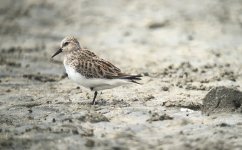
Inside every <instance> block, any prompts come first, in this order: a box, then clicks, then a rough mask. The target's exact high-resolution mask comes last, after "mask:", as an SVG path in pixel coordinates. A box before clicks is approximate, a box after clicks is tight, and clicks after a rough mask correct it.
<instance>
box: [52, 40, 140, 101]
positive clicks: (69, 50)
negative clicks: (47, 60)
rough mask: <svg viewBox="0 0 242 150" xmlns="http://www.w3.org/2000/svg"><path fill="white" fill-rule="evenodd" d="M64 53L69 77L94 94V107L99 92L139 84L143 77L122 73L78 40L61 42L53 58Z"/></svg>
mask: <svg viewBox="0 0 242 150" xmlns="http://www.w3.org/2000/svg"><path fill="white" fill-rule="evenodd" d="M61 52H63V53H64V61H63V63H64V66H65V70H66V73H67V74H68V77H69V78H70V79H71V80H73V81H74V82H76V83H77V84H80V85H82V86H84V87H86V88H89V89H90V90H91V91H95V92H94V97H93V101H92V105H94V104H95V99H96V96H97V91H100V90H105V89H111V88H114V87H117V86H121V85H125V84H127V83H137V84H139V83H138V82H136V81H137V80H141V78H140V77H142V76H141V75H129V74H125V73H122V72H121V70H120V69H119V68H117V67H116V66H114V65H113V64H111V63H110V62H108V61H106V60H104V59H102V58H100V57H98V56H97V55H96V54H94V53H93V52H91V51H89V50H88V49H84V48H82V47H81V45H80V44H79V42H78V41H77V39H76V38H75V37H73V36H68V37H66V38H64V39H63V40H62V41H61V44H60V48H59V50H58V51H57V52H56V53H55V54H54V55H53V56H52V57H51V58H53V57H55V56H56V55H58V54H59V53H61Z"/></svg>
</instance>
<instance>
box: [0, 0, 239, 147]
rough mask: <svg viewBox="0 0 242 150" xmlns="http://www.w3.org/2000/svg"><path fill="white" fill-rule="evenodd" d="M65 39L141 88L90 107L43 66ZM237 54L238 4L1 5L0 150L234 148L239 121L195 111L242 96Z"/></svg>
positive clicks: (55, 64)
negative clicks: (216, 95) (216, 93)
mask: <svg viewBox="0 0 242 150" xmlns="http://www.w3.org/2000/svg"><path fill="white" fill-rule="evenodd" d="M67 35H74V36H76V37H77V39H78V40H79V41H80V43H81V45H82V46H83V47H87V48H89V49H90V50H92V51H93V52H95V53H96V54H97V55H99V56H101V57H102V58H105V59H107V60H109V61H111V62H112V63H113V64H115V65H117V66H118V67H119V68H120V69H122V70H123V71H124V72H128V73H132V74H137V73H142V74H144V75H145V77H144V78H143V81H142V82H143V83H144V84H143V85H142V86H136V85H130V86H127V87H126V86H125V87H119V88H117V89H112V90H107V91H104V92H103V94H101V95H100V96H99V97H98V100H97V101H99V103H98V105H97V106H95V107H91V106H90V105H88V102H89V101H90V97H92V94H93V93H91V92H90V91H89V90H86V89H84V88H83V87H80V86H78V85H76V84H74V83H72V82H71V81H70V80H68V79H67V78H65V76H64V72H65V70H64V67H63V64H62V56H61V55H58V56H57V57H55V60H52V61H51V60H50V57H51V56H52V54H53V53H54V52H55V51H56V50H57V49H58V47H59V45H60V42H61V40H62V39H63V38H64V37H65V36H67ZM241 56H242V1H241V0H202V1H195V0H150V1H147V0H132V1H130V0H72V1H68V0H63V1H60V0H0V127H1V128H0V149H7V148H9V149H11V148H20V149H76V148H77V147H95V146H97V148H103V149H105V148H107V149H115V148H116V149H128V148H136V149H152V148H161V149H195V148H200V149H223V148H225V149H226V148H227V149H233V148H241V146H242V145H241V137H242V135H241V124H242V123H241V122H242V120H241V116H233V117H231V116H224V118H222V119H221V118H219V117H218V118H217V119H216V117H210V118H209V117H205V116H203V115H201V110H200V106H201V105H202V98H203V97H204V96H205V94H206V93H207V92H208V91H209V90H210V89H211V88H213V87H216V86H219V85H223V86H227V87H236V88H238V89H240V90H241V89H242V88H241V87H240V85H241V82H242V78H241V75H242V71H241V70H242V60H241ZM180 108H188V110H187V109H185V111H184V109H183V111H181V109H180ZM164 113H165V114H166V115H164V116H163V115H162V114H164ZM167 116H168V117H167ZM223 121H227V122H226V123H227V124H230V125H228V126H227V125H224V124H222V125H221V122H222V123H224V122H223ZM223 127H226V128H223ZM225 133H226V134H225ZM211 137H212V139H211Z"/></svg>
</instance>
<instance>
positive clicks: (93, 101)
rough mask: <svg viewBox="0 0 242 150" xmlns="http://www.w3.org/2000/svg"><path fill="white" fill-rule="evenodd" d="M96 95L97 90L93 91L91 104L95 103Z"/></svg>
mask: <svg viewBox="0 0 242 150" xmlns="http://www.w3.org/2000/svg"><path fill="white" fill-rule="evenodd" d="M96 97H97V91H95V92H94V97H93V100H92V105H95V99H96Z"/></svg>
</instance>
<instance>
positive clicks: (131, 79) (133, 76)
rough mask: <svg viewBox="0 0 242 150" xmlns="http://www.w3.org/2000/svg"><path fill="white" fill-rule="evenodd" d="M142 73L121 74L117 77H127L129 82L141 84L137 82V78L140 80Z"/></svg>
mask: <svg viewBox="0 0 242 150" xmlns="http://www.w3.org/2000/svg"><path fill="white" fill-rule="evenodd" d="M141 77H142V75H141V74H138V75H127V76H122V77H119V79H127V80H129V81H130V82H133V83H136V84H141V83H139V82H137V80H141Z"/></svg>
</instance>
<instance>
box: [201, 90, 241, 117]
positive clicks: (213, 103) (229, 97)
mask: <svg viewBox="0 0 242 150" xmlns="http://www.w3.org/2000/svg"><path fill="white" fill-rule="evenodd" d="M241 103H242V92H241V91H239V90H236V89H233V88H227V87H224V86H220V87H215V88H213V89H211V90H210V91H209V92H208V93H207V95H206V96H205V97H204V98H203V106H202V112H203V113H204V114H207V115H209V114H215V113H221V112H226V113H229V112H240V111H241Z"/></svg>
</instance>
